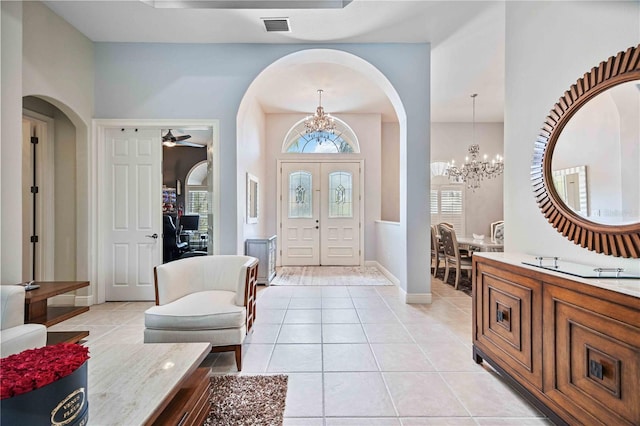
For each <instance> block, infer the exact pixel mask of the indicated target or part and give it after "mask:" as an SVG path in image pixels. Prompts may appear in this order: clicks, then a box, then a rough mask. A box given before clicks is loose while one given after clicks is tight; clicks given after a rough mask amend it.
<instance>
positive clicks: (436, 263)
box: [431, 225, 446, 277]
mask: <svg viewBox="0 0 640 426" xmlns="http://www.w3.org/2000/svg"><path fill="white" fill-rule="evenodd" d="M431 262H432V265H433V276H434V277H435V276H436V274H437V273H438V268H440V262H445V265H446V261H445V258H444V249H443V248H442V243H441V242H440V240H439V239H438V233H437V230H436V226H435V225H431Z"/></svg>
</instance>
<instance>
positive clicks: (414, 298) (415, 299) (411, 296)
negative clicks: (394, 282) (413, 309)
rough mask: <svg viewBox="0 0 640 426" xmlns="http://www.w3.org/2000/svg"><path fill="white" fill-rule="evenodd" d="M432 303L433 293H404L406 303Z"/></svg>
mask: <svg viewBox="0 0 640 426" xmlns="http://www.w3.org/2000/svg"><path fill="white" fill-rule="evenodd" d="M431 301H432V298H431V293H404V303H408V304H415V305H430V304H431Z"/></svg>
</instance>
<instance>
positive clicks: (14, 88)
mask: <svg viewBox="0 0 640 426" xmlns="http://www.w3.org/2000/svg"><path fill="white" fill-rule="evenodd" d="M22 13H23V10H22V2H7V1H3V2H0V14H1V16H0V37H1V39H0V44H1V45H0V49H1V50H0V54H1V55H2V56H1V61H0V64H1V71H0V72H1V74H2V75H1V82H2V84H1V87H2V108H1V109H0V111H1V112H0V113H1V116H0V119H1V121H2V123H1V124H2V126H1V128H0V132H1V133H0V137H1V139H0V179H1V180H0V184H1V186H0V188H1V190H2V194H1V196H0V203H1V205H2V217H1V222H0V225H1V226H0V241H1V243H2V244H1V245H0V254H1V255H2V266H1V269H0V282H1V283H2V284H15V283H19V282H20V281H22V246H21V245H20V244H19V241H21V240H22V211H21V209H20V206H21V205H22V193H21V188H22V169H21V167H22V74H21V73H22Z"/></svg>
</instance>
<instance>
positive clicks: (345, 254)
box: [280, 162, 361, 266]
mask: <svg viewBox="0 0 640 426" xmlns="http://www.w3.org/2000/svg"><path fill="white" fill-rule="evenodd" d="M281 165H282V167H281V182H282V201H281V202H282V204H281V207H282V208H281V228H280V229H281V236H280V239H281V242H282V243H281V248H282V253H281V263H282V265H284V266H287V265H359V264H360V222H361V220H360V215H361V213H360V164H359V163H286V162H283V163H282V164H281Z"/></svg>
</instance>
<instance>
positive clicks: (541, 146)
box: [531, 45, 640, 258]
mask: <svg viewBox="0 0 640 426" xmlns="http://www.w3.org/2000/svg"><path fill="white" fill-rule="evenodd" d="M639 79H640V45H638V46H635V47H630V48H629V49H627V51H626V52H619V53H618V54H617V55H616V56H612V57H610V58H609V59H608V60H607V61H603V62H601V63H600V65H599V66H598V67H594V68H592V69H591V71H589V72H587V73H586V74H585V75H584V76H583V77H582V78H581V79H579V80H578V81H577V82H576V84H574V85H572V86H571V88H570V89H569V90H567V91H566V92H565V93H564V96H562V97H561V98H560V100H559V101H558V102H557V103H556V104H555V106H554V107H553V109H552V110H551V112H550V113H549V115H548V116H547V118H546V120H545V123H544V125H543V127H542V129H541V133H540V135H539V136H538V139H537V141H536V144H535V149H534V154H533V165H532V167H531V180H532V183H533V192H534V195H535V198H536V201H537V203H538V206H539V207H540V210H542V213H543V214H544V216H545V217H546V218H547V220H548V221H549V223H551V225H552V226H553V227H554V228H556V230H557V231H558V232H560V233H561V234H562V235H564V236H565V237H566V238H568V239H569V240H571V241H573V242H574V243H575V244H578V245H580V246H582V247H584V248H586V249H589V250H592V251H595V252H596V253H604V254H607V255H611V256H618V257H626V258H639V257H640V223H632V224H627V225H605V224H599V223H595V222H591V221H589V220H587V219H585V218H583V217H581V216H579V215H578V214H576V213H574V212H573V211H572V210H571V209H570V208H569V207H567V206H566V205H565V203H564V202H563V201H562V200H561V198H560V196H559V195H558V192H557V191H556V189H555V186H554V184H553V178H552V173H551V160H552V157H553V149H554V148H555V146H556V142H557V141H558V138H559V137H560V134H561V133H562V130H563V129H564V127H565V125H566V124H567V122H568V121H569V120H570V119H571V117H573V115H574V114H575V113H576V112H577V111H578V110H579V109H580V108H581V107H582V106H583V105H584V104H586V103H587V102H588V101H589V100H591V99H593V98H594V97H595V96H597V95H599V94H600V93H602V92H604V91H605V90H607V89H609V88H611V87H613V86H616V85H618V84H622V83H626V82H628V81H633V80H639Z"/></svg>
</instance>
